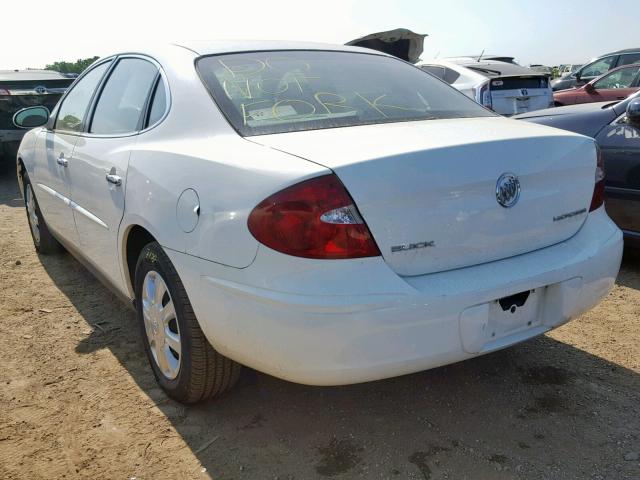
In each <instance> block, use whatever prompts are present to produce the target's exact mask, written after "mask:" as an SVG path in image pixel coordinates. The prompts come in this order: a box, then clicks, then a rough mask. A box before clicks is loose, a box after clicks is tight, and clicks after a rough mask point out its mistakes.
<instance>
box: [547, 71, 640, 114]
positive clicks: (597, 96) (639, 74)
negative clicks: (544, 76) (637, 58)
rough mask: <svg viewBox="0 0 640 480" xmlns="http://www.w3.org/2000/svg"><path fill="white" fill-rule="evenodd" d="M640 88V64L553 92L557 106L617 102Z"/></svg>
mask: <svg viewBox="0 0 640 480" xmlns="http://www.w3.org/2000/svg"><path fill="white" fill-rule="evenodd" d="M638 90H640V64H635V65H624V66H622V67H618V68H614V69H613V70H609V71H608V72H607V73H605V74H604V75H602V76H600V77H598V78H596V79H595V80H592V81H590V82H589V83H587V84H586V85H583V86H582V87H578V88H573V89H570V90H561V91H558V92H554V93H553V101H554V103H555V105H556V107H562V106H564V105H575V104H576V103H592V102H615V101H619V100H623V99H625V98H627V97H628V96H629V95H631V94H632V93H635V92H637V91H638Z"/></svg>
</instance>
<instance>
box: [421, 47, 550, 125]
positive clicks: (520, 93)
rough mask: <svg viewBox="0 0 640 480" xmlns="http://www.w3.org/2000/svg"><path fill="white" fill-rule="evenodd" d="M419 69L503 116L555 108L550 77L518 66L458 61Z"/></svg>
mask: <svg viewBox="0 0 640 480" xmlns="http://www.w3.org/2000/svg"><path fill="white" fill-rule="evenodd" d="M416 66H418V67H420V68H422V69H423V70H425V71H427V72H429V73H430V74H432V75H434V76H436V77H438V78H440V79H441V80H444V81H445V82H447V83H448V84H449V85H451V86H453V87H455V88H456V89H458V90H460V91H461V92H462V93H464V94H465V95H467V96H468V97H471V98H473V99H474V100H475V101H476V102H478V103H480V104H481V105H484V106H485V107H487V108H490V109H491V110H493V111H494V112H496V113H499V114H500V115H505V116H511V115H517V114H519V113H525V112H532V111H534V110H541V109H544V108H549V107H553V92H552V90H551V85H550V82H549V77H548V76H547V75H545V74H544V73H541V72H536V71H535V70H531V69H530V68H526V67H522V66H520V65H517V64H514V63H507V62H500V61H497V60H489V61H484V60H480V61H478V60H474V59H472V58H456V59H451V60H440V59H436V60H423V61H420V62H419V63H417V65H416Z"/></svg>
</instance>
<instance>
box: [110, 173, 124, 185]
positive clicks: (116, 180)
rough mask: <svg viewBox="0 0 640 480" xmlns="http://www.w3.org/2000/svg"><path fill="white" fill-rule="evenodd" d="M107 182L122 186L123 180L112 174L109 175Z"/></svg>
mask: <svg viewBox="0 0 640 480" xmlns="http://www.w3.org/2000/svg"><path fill="white" fill-rule="evenodd" d="M107 182H109V183H113V184H114V185H116V186H118V187H119V186H120V185H122V178H121V177H120V176H119V175H114V174H112V173H107Z"/></svg>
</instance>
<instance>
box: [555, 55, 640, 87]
mask: <svg viewBox="0 0 640 480" xmlns="http://www.w3.org/2000/svg"><path fill="white" fill-rule="evenodd" d="M634 63H640V48H629V49H626V50H618V51H617V52H611V53H607V54H605V55H602V56H600V57H597V58H595V59H594V60H592V61H591V62H589V63H587V64H586V65H583V66H582V67H580V68H579V69H577V70H576V71H575V72H573V73H571V74H569V75H567V76H564V77H562V78H559V79H556V80H553V81H552V82H551V87H552V88H553V90H554V91H558V90H566V89H567V88H573V87H575V86H582V85H584V84H585V83H589V82H591V81H592V80H595V79H596V78H598V77H599V76H601V75H604V74H605V73H607V72H608V71H609V70H611V69H613V68H616V67H621V66H623V65H631V64H634Z"/></svg>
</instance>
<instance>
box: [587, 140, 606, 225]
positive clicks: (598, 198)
mask: <svg viewBox="0 0 640 480" xmlns="http://www.w3.org/2000/svg"><path fill="white" fill-rule="evenodd" d="M596 150H597V155H598V161H597V163H596V179H595V180H596V183H595V185H594V187H593V197H591V206H590V207H589V211H590V212H593V211H594V210H595V209H597V208H600V207H601V206H602V204H603V203H604V160H603V159H602V152H601V151H600V147H598V146H597V145H596Z"/></svg>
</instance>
